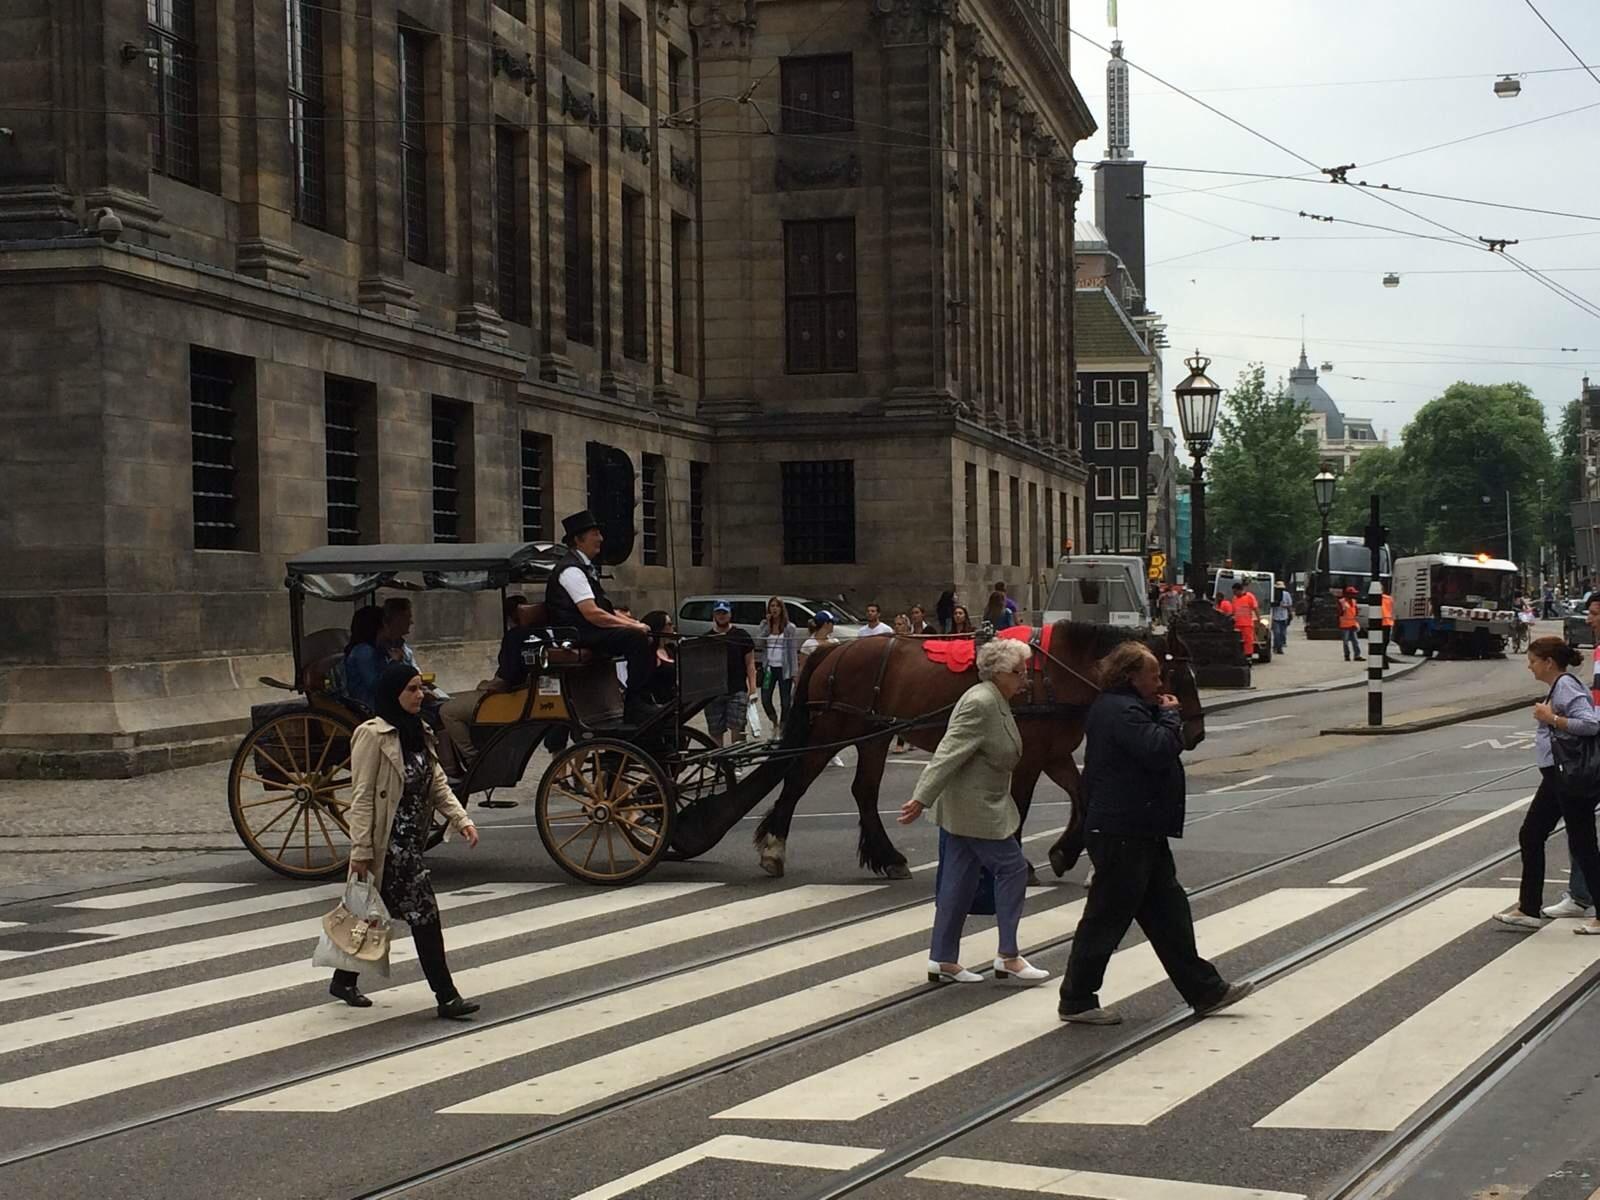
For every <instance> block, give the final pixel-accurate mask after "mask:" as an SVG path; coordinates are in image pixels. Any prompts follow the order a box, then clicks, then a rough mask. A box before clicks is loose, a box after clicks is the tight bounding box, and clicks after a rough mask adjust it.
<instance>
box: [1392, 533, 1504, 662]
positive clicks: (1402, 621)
mask: <svg viewBox="0 0 1600 1200" xmlns="http://www.w3.org/2000/svg"><path fill="white" fill-rule="evenodd" d="M1517 579H1518V572H1517V566H1516V564H1515V563H1512V562H1507V561H1506V560H1505V559H1503V558H1490V557H1489V556H1488V555H1487V554H1417V555H1413V556H1411V557H1409V558H1401V559H1397V560H1395V564H1394V617H1395V621H1394V640H1395V643H1396V644H1397V645H1398V646H1399V647H1400V653H1402V654H1415V653H1416V652H1417V651H1419V650H1420V651H1421V652H1422V654H1423V656H1424V657H1425V658H1426V657H1432V656H1433V655H1434V654H1439V653H1448V654H1451V655H1455V656H1458V657H1472V658H1488V657H1490V656H1492V655H1496V654H1503V653H1505V646H1506V639H1507V638H1509V637H1510V636H1511V632H1512V629H1513V628H1514V627H1515V624H1516V620H1517V612H1516V606H1515V604H1514V599H1515V596H1516V588H1517Z"/></svg>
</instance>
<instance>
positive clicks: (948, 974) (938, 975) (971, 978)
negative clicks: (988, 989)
mask: <svg viewBox="0 0 1600 1200" xmlns="http://www.w3.org/2000/svg"><path fill="white" fill-rule="evenodd" d="M928 982H929V983H982V982H983V976H982V975H979V974H977V973H975V972H973V971H969V970H967V969H966V968H965V967H963V968H962V969H961V970H959V971H946V970H945V969H944V966H943V965H942V964H940V963H936V962H934V961H933V959H931V958H930V959H929V960H928Z"/></svg>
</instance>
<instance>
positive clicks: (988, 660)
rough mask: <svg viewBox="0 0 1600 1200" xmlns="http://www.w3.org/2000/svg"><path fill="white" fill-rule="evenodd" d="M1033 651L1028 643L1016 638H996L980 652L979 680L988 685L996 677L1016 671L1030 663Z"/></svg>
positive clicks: (985, 644) (981, 648)
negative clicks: (1029, 658)
mask: <svg viewBox="0 0 1600 1200" xmlns="http://www.w3.org/2000/svg"><path fill="white" fill-rule="evenodd" d="M1032 653H1033V651H1032V650H1031V649H1029V647H1028V643H1027V642H1021V641H1018V640H1016V639H1015V638H995V639H994V640H993V641H992V642H985V643H984V644H983V646H982V647H980V648H979V650H978V678H979V679H980V680H982V681H983V682H985V683H987V682H988V681H989V680H991V679H993V678H994V677H995V676H996V675H1004V674H1005V673H1006V672H1007V671H1015V670H1016V669H1017V668H1018V667H1020V666H1022V665H1023V664H1024V663H1026V662H1027V661H1028V657H1029V655H1031V654H1032Z"/></svg>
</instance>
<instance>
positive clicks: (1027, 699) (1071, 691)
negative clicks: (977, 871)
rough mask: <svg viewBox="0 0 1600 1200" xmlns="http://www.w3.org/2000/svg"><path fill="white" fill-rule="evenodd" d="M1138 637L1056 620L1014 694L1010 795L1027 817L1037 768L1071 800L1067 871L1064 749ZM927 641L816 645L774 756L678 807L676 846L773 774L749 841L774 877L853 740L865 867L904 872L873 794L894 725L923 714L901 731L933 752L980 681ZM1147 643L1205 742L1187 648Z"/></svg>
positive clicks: (690, 847)
mask: <svg viewBox="0 0 1600 1200" xmlns="http://www.w3.org/2000/svg"><path fill="white" fill-rule="evenodd" d="M1138 636H1140V635H1137V634H1134V633H1132V632H1130V631H1127V630H1123V629H1115V628H1111V627H1108V626H1101V625H1086V624H1082V623H1079V622H1073V621H1060V622H1057V623H1056V626H1055V628H1054V629H1053V630H1052V632H1051V642H1050V653H1049V654H1048V655H1042V654H1035V655H1034V659H1033V666H1034V669H1033V671H1032V672H1031V674H1030V679H1029V685H1028V687H1027V688H1026V689H1025V690H1024V691H1023V692H1022V694H1021V695H1020V696H1019V697H1018V699H1017V700H1016V701H1014V704H1015V708H1016V717H1017V728H1018V730H1019V731H1020V732H1021V734H1022V761H1021V763H1019V764H1018V766H1017V769H1016V771H1015V773H1014V774H1013V776H1012V781H1011V795H1012V798H1013V799H1014V800H1015V801H1016V804H1017V809H1018V811H1019V812H1020V813H1021V814H1022V819H1023V820H1024V821H1026V820H1027V817H1028V809H1029V807H1030V806H1031V805H1032V803H1033V789H1034V787H1035V785H1036V784H1037V783H1038V782H1039V776H1040V775H1041V774H1043V775H1048V776H1049V777H1050V778H1051V779H1052V780H1053V781H1054V782H1055V783H1056V784H1057V785H1059V786H1060V787H1061V788H1062V789H1063V790H1065V791H1066V793H1067V794H1068V796H1070V797H1071V799H1072V818H1071V822H1070V824H1069V825H1068V827H1067V830H1066V833H1065V834H1064V835H1063V837H1062V839H1061V841H1060V842H1058V843H1057V845H1058V847H1059V848H1060V850H1061V853H1062V855H1063V857H1064V858H1065V860H1066V861H1067V863H1068V865H1069V866H1070V865H1071V862H1072V861H1074V860H1076V858H1077V856H1078V853H1079V852H1080V851H1081V849H1082V828H1081V827H1082V823H1083V805H1082V804H1081V803H1080V802H1079V801H1080V794H1079V778H1078V769H1077V766H1076V765H1075V764H1074V763H1073V761H1072V752H1073V751H1074V750H1076V749H1077V747H1078V745H1079V743H1080V742H1081V741H1082V740H1083V726H1084V716H1085V714H1086V713H1087V711H1088V707H1089V704H1090V703H1091V702H1092V701H1093V700H1094V698H1095V696H1096V695H1098V694H1099V686H1098V679H1099V663H1100V660H1101V659H1102V658H1103V657H1104V656H1105V655H1106V654H1107V653H1109V652H1110V651H1111V649H1112V648H1113V647H1115V646H1117V645H1119V644H1120V643H1122V642H1125V641H1128V640H1130V639H1132V638H1134V637H1138ZM925 640H926V639H924V638H908V637H895V638H885V637H879V638H863V639H861V640H859V641H854V642H845V643H840V644H838V645H837V646H824V647H821V648H820V649H818V650H817V651H816V652H814V653H813V654H812V655H811V657H810V658H809V659H808V660H807V661H806V665H805V668H804V670H802V671H801V673H800V678H799V680H798V681H797V682H796V684H795V692H794V700H793V703H792V705H791V708H790V713H789V719H788V722H787V723H786V724H785V726H784V730H783V740H782V742H781V743H780V744H779V750H778V754H777V755H775V756H774V758H773V759H772V761H769V762H767V763H765V764H764V765H762V766H761V767H759V768H758V769H757V770H755V771H753V772H752V773H751V774H750V775H748V776H746V777H745V778H744V779H743V780H741V781H740V782H739V783H738V784H737V785H736V786H735V787H734V788H732V789H731V790H730V791H728V792H726V793H724V794H722V795H721V796H718V797H715V798H713V799H712V800H709V801H705V802H699V803H696V804H695V805H693V806H691V807H690V808H689V809H687V810H685V812H683V813H682V814H680V816H679V817H678V818H677V819H676V823H675V825H674V831H673V844H674V846H675V847H676V848H677V849H679V850H680V851H686V852H688V853H690V854H695V853H701V852H703V850H704V849H706V848H709V846H710V845H712V844H714V843H715V841H716V840H717V838H719V837H720V836H721V835H722V834H723V833H726V832H727V831H728V830H729V829H731V828H732V827H733V825H734V824H735V823H737V822H738V821H739V820H740V819H741V818H742V817H743V816H744V815H745V814H746V813H748V812H749V811H750V810H751V809H753V808H754V807H755V806H756V805H757V804H759V803H760V802H761V801H762V800H763V799H764V798H765V797H766V796H767V795H768V794H769V793H770V792H771V790H772V789H773V788H774V787H775V786H777V784H778V782H779V781H780V780H781V781H782V782H783V791H782V793H781V794H780V795H779V797H778V799H777V801H776V803H775V804H774V805H773V807H772V809H771V810H770V811H769V812H768V813H767V814H766V815H765V816H764V817H763V818H762V820H761V823H760V825H758V826H757V828H756V832H755V841H756V845H757V847H758V848H759V850H760V854H761V868H762V870H764V871H766V872H767V874H769V875H774V876H777V875H782V874H783V869H784V856H785V853H786V849H787V840H788V836H789V826H790V822H791V820H792V818H793V816H794V811H795V808H796V807H797V806H798V804H799V802H800V798H801V796H803V795H804V794H805V792H806V789H807V788H809V787H810V786H811V784H812V782H813V781H814V780H815V779H816V777H817V776H818V775H819V774H821V773H822V771H823V770H824V769H825V768H826V767H827V765H828V761H829V760H830V759H831V758H832V756H833V754H834V752H835V750H836V748H837V747H838V746H839V745H841V744H845V743H850V744H854V745H855V746H856V754H857V760H856V773H855V780H854V782H853V784H852V787H851V791H852V793H853V794H854V796H855V801H856V808H857V809H858V810H859V812H860V819H861V832H860V840H859V845H858V856H859V859H860V862H861V865H862V866H864V867H866V868H868V869H869V870H871V871H872V872H873V873H875V874H879V875H886V876H888V877H889V878H891V879H906V878H909V877H910V871H909V869H908V868H907V866H906V859H905V855H903V854H901V853H900V852H899V851H898V850H896V849H895V847H894V843H893V842H891V841H890V840H889V835H888V833H887V832H886V831H885V830H884V827H883V821H882V820H881V819H880V817H879V815H878V789H879V785H880V784H881V782H882V780H883V769H884V764H885V763H886V762H887V760H888V755H889V743H890V741H891V740H892V734H893V731H894V729H895V727H896V723H898V722H902V721H919V718H920V719H921V720H920V721H919V723H918V724H917V725H916V726H915V727H911V728H907V729H905V730H904V731H903V732H902V733H901V736H902V737H904V738H905V740H906V741H908V742H910V743H911V744H912V745H914V746H916V747H918V748H919V749H923V750H932V749H934V748H935V747H936V746H937V745H938V744H939V739H940V737H941V736H943V733H944V727H945V723H946V721H947V719H948V717H949V714H950V710H951V709H952V708H954V707H955V703H956V701H957V700H959V699H960V698H961V695H962V693H963V692H965V691H966V690H967V689H968V688H970V687H971V686H972V685H973V684H975V683H977V682H978V673H977V671H976V669H969V670H967V671H964V672H961V673H957V672H954V671H951V670H950V669H949V668H948V667H946V666H945V665H944V664H942V663H936V662H932V661H930V660H929V659H928V657H927V655H926V654H925V653H924V651H923V647H922V643H923V642H924V641H925ZM1146 643H1147V644H1148V645H1149V646H1150V648H1151V650H1152V651H1153V652H1154V653H1155V654H1156V657H1157V658H1158V659H1160V660H1161V661H1162V664H1163V677H1164V678H1165V680H1166V682H1167V688H1168V690H1169V691H1171V692H1172V693H1173V694H1174V695H1176V696H1177V697H1178V700H1179V704H1180V711H1181V712H1182V714H1183V718H1184V723H1183V731H1184V743H1185V745H1186V746H1187V747H1188V748H1189V749H1193V748H1194V747H1195V746H1197V745H1199V744H1200V741H1201V739H1202V738H1204V737H1205V719H1204V715H1203V713H1202V710H1201V706H1200V695H1199V690H1198V689H1197V688H1196V686H1195V682H1194V673H1193V671H1192V670H1191V669H1190V667H1189V656H1188V651H1187V648H1186V647H1185V646H1184V645H1183V643H1182V642H1181V641H1180V640H1179V639H1178V637H1177V635H1176V634H1170V633H1169V634H1168V635H1167V636H1166V637H1165V638H1152V639H1146Z"/></svg>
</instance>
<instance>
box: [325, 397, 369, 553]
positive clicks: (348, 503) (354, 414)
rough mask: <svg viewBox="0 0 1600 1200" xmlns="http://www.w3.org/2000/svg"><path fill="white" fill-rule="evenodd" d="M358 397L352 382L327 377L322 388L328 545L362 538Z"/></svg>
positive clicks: (355, 541) (353, 541) (347, 544)
mask: <svg viewBox="0 0 1600 1200" xmlns="http://www.w3.org/2000/svg"><path fill="white" fill-rule="evenodd" d="M359 420H360V401H359V399H358V397H357V395H356V392H355V388H354V386H353V385H352V384H350V383H349V382H347V381H346V380H342V379H330V380H328V381H327V383H326V385H325V387H324V389H323V398H322V425H323V430H324V434H325V437H326V439H327V452H326V463H327V475H328V545H330V546H354V545H356V544H358V543H359V542H360V541H361V451H360V445H361V430H360V425H359Z"/></svg>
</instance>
